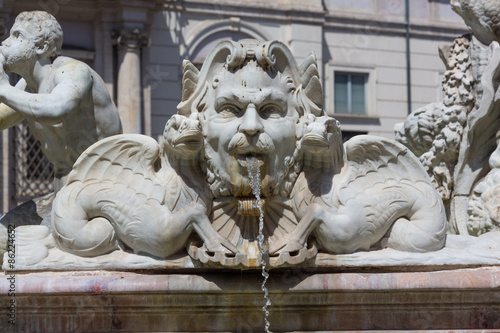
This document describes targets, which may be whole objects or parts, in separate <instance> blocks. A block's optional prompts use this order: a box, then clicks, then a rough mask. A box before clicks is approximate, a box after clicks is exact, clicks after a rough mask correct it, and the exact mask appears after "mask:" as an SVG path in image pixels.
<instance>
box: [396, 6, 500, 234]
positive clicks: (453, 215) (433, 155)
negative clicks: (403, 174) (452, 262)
mask: <svg viewBox="0 0 500 333" xmlns="http://www.w3.org/2000/svg"><path fill="white" fill-rule="evenodd" d="M451 4H452V8H453V9H454V10H455V11H456V12H457V13H458V14H459V15H460V16H462V18H463V19H464V21H465V23H466V24H467V26H468V27H469V29H470V30H471V32H472V34H469V35H465V36H462V37H460V38H457V39H456V40H455V41H454V43H453V45H452V46H451V47H441V49H440V56H441V58H442V59H443V61H444V63H445V66H446V69H447V70H446V72H445V75H444V79H443V92H444V100H443V102H442V103H433V104H430V105H428V106H425V107H423V108H421V109H419V110H416V111H415V112H413V113H412V114H411V115H410V116H409V117H408V118H407V120H406V121H405V123H404V124H400V125H398V126H397V127H396V139H397V140H398V141H400V142H401V143H403V144H405V145H406V146H407V147H408V148H410V150H411V151H412V152H413V153H415V155H417V156H418V157H419V159H420V161H421V162H422V164H423V165H424V168H425V169H426V170H427V172H428V174H429V175H430V176H431V179H432V183H433V185H434V186H435V187H436V188H437V189H438V191H439V192H440V194H441V197H442V199H443V201H444V204H445V207H446V210H447V211H448V212H449V213H448V219H449V226H448V229H449V230H450V232H451V233H457V234H465V235H468V234H471V235H475V236H477V235H481V234H484V233H486V232H489V231H494V230H499V228H500V223H499V221H500V214H499V213H498V212H499V210H498V209H497V207H498V203H497V199H496V193H498V192H499V191H500V187H498V186H499V185H500V184H499V182H498V179H499V176H498V175H497V173H498V171H497V169H498V167H500V162H499V161H500V152H499V148H498V143H497V131H498V117H499V112H500V109H499V105H498V83H497V80H498V79H497V77H498V75H499V68H500V65H499V64H500V48H499V44H498V43H499V41H500V30H499V25H498V13H499V10H500V4H499V3H498V2H497V1H488V0H477V1H465V0H463V1H462V0H452V1H451Z"/></svg>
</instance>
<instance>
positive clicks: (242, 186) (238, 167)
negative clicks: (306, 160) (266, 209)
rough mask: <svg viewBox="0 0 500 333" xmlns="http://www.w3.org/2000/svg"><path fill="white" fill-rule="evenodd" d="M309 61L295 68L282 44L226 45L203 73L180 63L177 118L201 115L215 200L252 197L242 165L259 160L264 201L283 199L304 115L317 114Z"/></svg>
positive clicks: (316, 90) (290, 181) (295, 162)
mask: <svg viewBox="0 0 500 333" xmlns="http://www.w3.org/2000/svg"><path fill="white" fill-rule="evenodd" d="M321 104H322V96H321V86H320V84H319V79H318V73H317V67H316V62H315V59H314V56H310V57H308V58H307V59H306V60H305V61H304V63H303V64H302V66H301V67H300V68H299V66H297V64H296V62H295V59H294V57H293V56H292V54H291V52H290V50H289V49H288V48H287V47H286V46H285V45H284V44H282V43H281V42H278V41H272V42H266V43H262V42H259V41H256V40H242V41H239V42H230V41H224V42H221V43H220V44H218V45H217V46H216V47H215V48H214V49H213V50H212V52H211V53H210V54H209V55H208V57H207V59H206V61H205V63H204V65H203V67H202V69H201V71H200V72H198V70H197V69H196V68H195V67H194V66H193V65H192V64H191V63H190V62H187V61H186V62H185V63H184V79H183V98H182V102H181V103H180V104H179V106H178V109H179V113H180V114H183V115H192V114H194V113H197V114H199V119H200V120H201V125H202V129H203V134H204V138H205V147H204V148H205V162H206V165H205V166H206V170H207V174H208V181H209V183H210V185H211V188H212V191H213V193H214V195H215V196H236V197H244V196H250V195H252V190H251V188H250V185H249V182H250V180H249V177H248V170H247V161H248V160H249V159H253V160H254V161H255V160H256V161H257V162H258V165H259V167H260V173H261V184H262V186H261V191H262V195H263V196H264V197H269V196H275V195H282V196H286V195H287V194H288V193H289V192H290V190H291V187H292V185H293V180H294V177H295V176H296V172H297V170H298V169H299V168H300V167H299V166H298V165H299V164H300V161H299V160H298V158H297V157H298V149H297V148H298V147H297V142H298V140H299V139H300V138H301V136H302V131H303V118H304V115H306V114H314V115H320V114H322V110H321Z"/></svg>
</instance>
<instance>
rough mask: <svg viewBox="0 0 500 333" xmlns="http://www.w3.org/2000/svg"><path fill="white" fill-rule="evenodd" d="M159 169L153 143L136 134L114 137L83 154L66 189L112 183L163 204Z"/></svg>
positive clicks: (157, 148)
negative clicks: (132, 189) (158, 174)
mask: <svg viewBox="0 0 500 333" xmlns="http://www.w3.org/2000/svg"><path fill="white" fill-rule="evenodd" d="M161 168H162V165H161V159H160V147H159V145H158V143H157V142H156V141H155V140H154V139H152V138H150V137H147V136H144V135H139V134H122V135H115V136H112V137H108V138H106V139H103V140H101V141H98V142H96V143H95V144H93V145H92V146H90V147H89V148H88V149H87V150H85V151H84V152H83V153H82V155H81V156H80V157H79V158H78V160H77V161H76V162H75V164H74V166H73V170H72V171H71V173H70V174H69V176H68V180H67V183H66V186H70V185H71V184H72V183H75V182H82V183H89V182H92V183H95V182H101V183H102V182H111V183H113V184H123V185H126V186H128V187H131V188H134V189H136V191H138V192H141V193H142V194H144V195H146V197H155V198H157V200H158V201H160V202H162V201H163V198H164V193H165V190H164V186H163V185H162V184H161V182H160V181H159V179H158V176H157V172H158V171H160V170H161Z"/></svg>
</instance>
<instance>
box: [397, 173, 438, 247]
mask: <svg viewBox="0 0 500 333" xmlns="http://www.w3.org/2000/svg"><path fill="white" fill-rule="evenodd" d="M406 188H407V189H408V193H409V194H411V197H413V206H412V209H411V210H410V212H409V213H408V214H407V215H406V216H404V217H401V218H399V219H397V220H396V221H395V222H394V225H393V226H392V230H391V233H390V236H389V239H388V242H387V246H388V247H390V248H394V249H396V250H401V251H409V252H427V251H437V250H440V249H441V248H443V247H444V244H445V240H446V215H445V210H444V206H443V203H442V201H441V200H440V196H439V193H438V192H437V191H435V190H434V189H433V188H432V186H431V185H430V184H428V183H426V182H418V183H416V184H407V186H406Z"/></svg>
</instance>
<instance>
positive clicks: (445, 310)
mask: <svg viewBox="0 0 500 333" xmlns="http://www.w3.org/2000/svg"><path fill="white" fill-rule="evenodd" d="M270 275H271V276H270V279H269V281H268V284H267V286H268V288H269V290H270V297H271V300H272V303H273V304H272V306H271V307H270V313H271V314H270V321H271V330H272V331H274V332H292V331H335V330H402V331H408V330H433V331H435V330H458V329H462V330H465V329H469V330H472V329H483V330H482V331H483V332H484V331H485V329H486V331H489V330H490V329H491V331H492V332H493V331H494V330H493V329H495V328H498V327H500V308H499V304H500V268H498V267H483V268H468V269H465V268H464V269H455V270H443V271H434V272H393V273H378V272H375V271H373V270H371V271H363V270H357V271H356V272H334V271H332V269H329V270H328V271H326V270H320V269H314V268H302V269H301V268H296V269H285V270H272V271H271V273H270ZM9 279H10V280H9ZM12 281H14V285H15V288H14V289H15V295H12V294H11V296H9V289H10V288H11V282H12ZM261 282H262V277H261V276H260V273H259V272H250V271H243V272H240V271H226V270H212V271H210V272H204V273H201V272H200V271H199V270H196V269H190V270H189V271H187V270H184V271H179V272H175V271H170V272H164V273H162V274H159V273H156V274H152V273H139V272H104V271H93V272H68V273H64V272H57V273H50V272H44V273H24V274H22V273H19V272H18V273H15V274H10V273H9V274H7V275H5V274H3V276H2V278H1V279H0V290H1V295H2V296H0V297H1V304H2V306H1V308H0V312H1V315H0V318H1V319H0V331H1V332H82V331H85V332H207V331H214V332H259V331H263V327H264V326H263V325H264V324H263V316H262V313H261V306H262V305H263V303H264V300H263V294H262V291H261V289H260V285H261ZM12 300H13V301H14V303H12ZM9 304H15V307H14V308H13V307H12V306H11V309H12V308H13V309H14V310H9V308H8V306H9ZM9 312H10V313H15V325H12V324H9V322H8V320H9Z"/></svg>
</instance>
